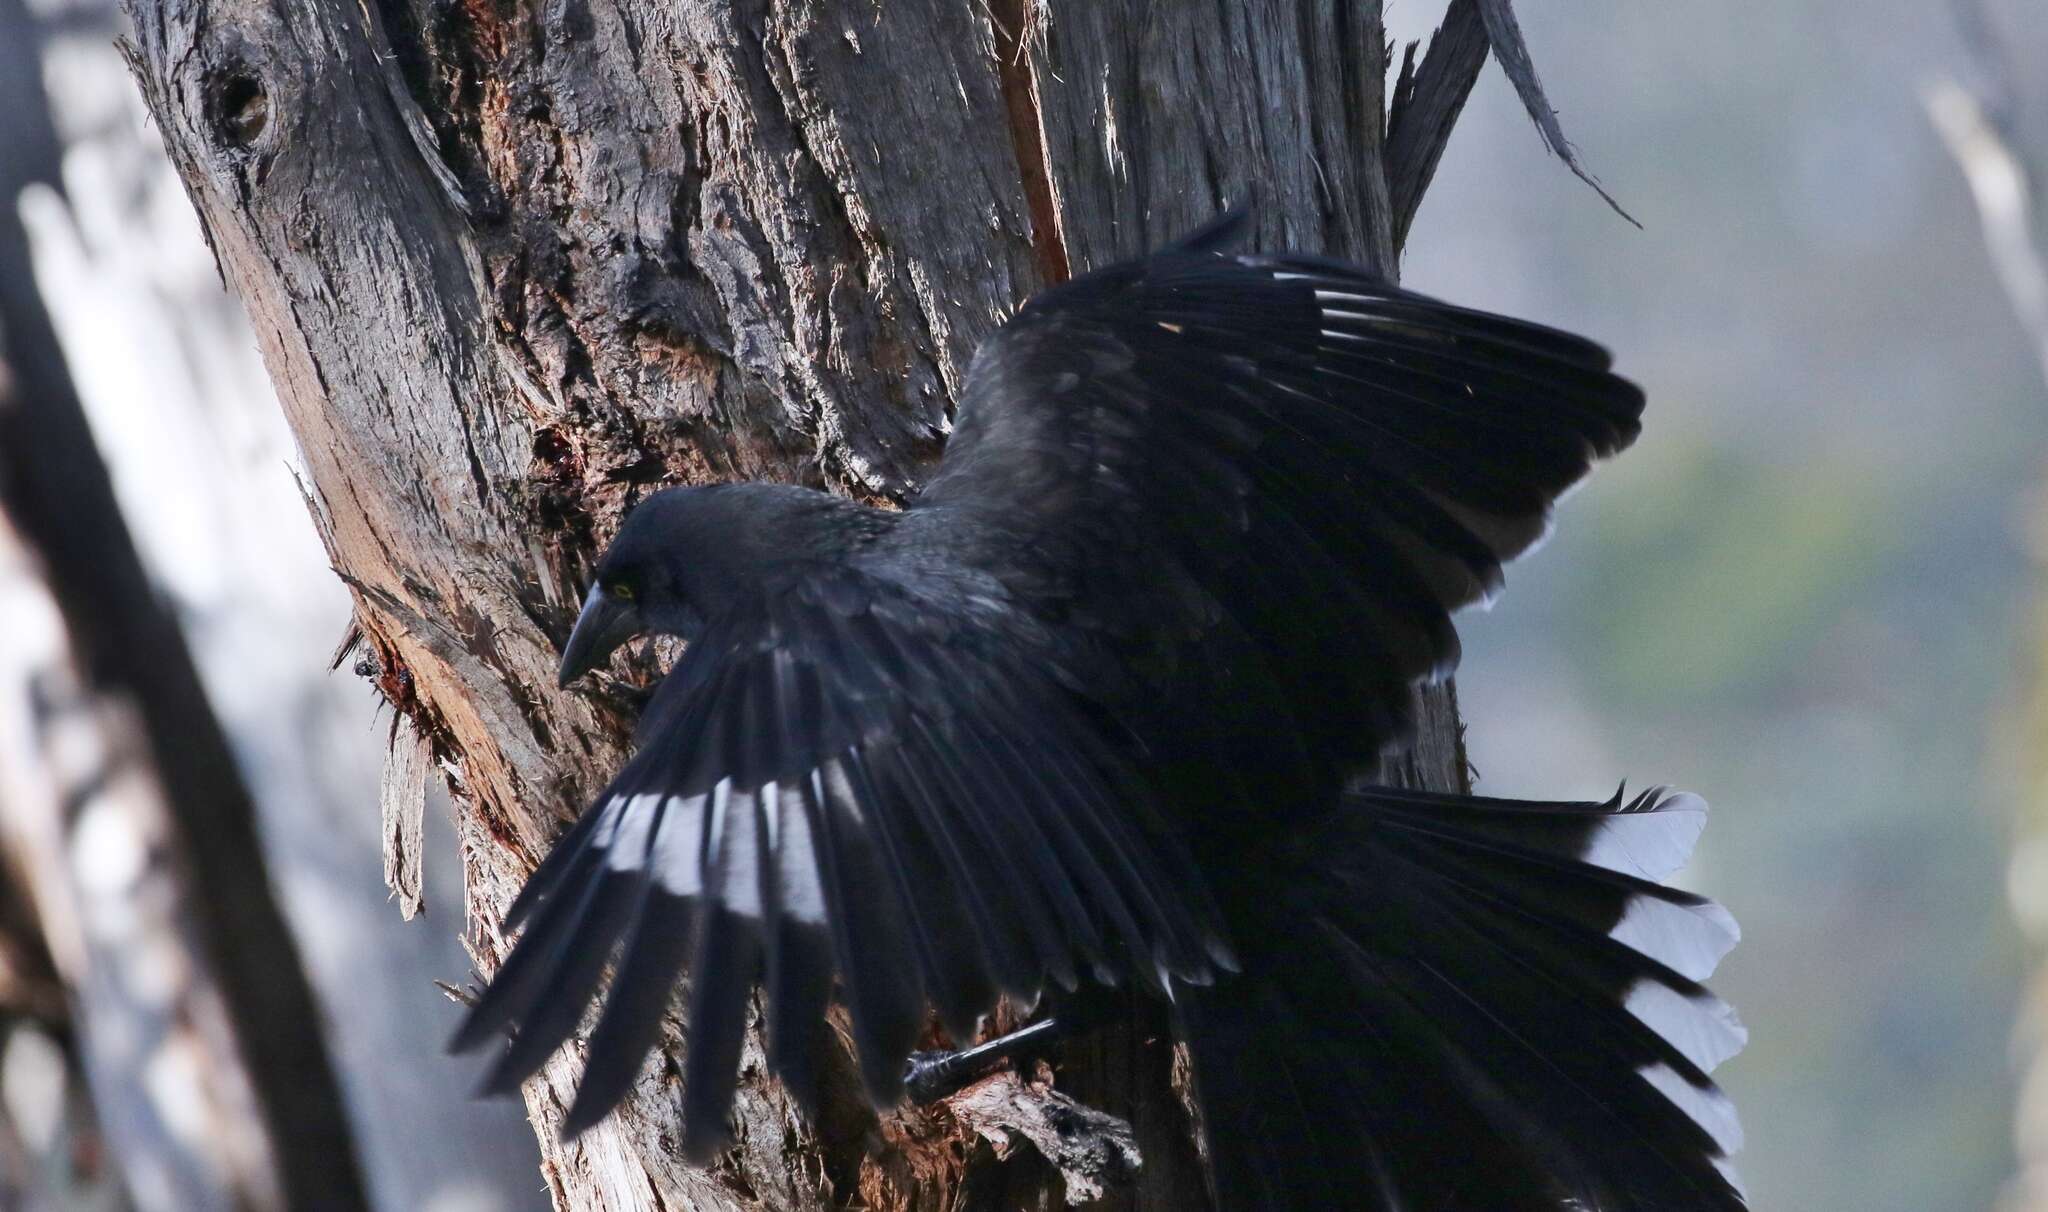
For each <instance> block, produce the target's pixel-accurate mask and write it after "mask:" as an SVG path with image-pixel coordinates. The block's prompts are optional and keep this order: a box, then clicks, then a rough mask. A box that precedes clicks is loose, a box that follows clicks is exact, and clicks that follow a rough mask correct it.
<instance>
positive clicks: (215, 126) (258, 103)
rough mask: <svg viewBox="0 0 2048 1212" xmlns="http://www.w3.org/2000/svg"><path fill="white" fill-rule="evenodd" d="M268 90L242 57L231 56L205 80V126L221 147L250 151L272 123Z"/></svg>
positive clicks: (231, 150) (261, 78)
mask: <svg viewBox="0 0 2048 1212" xmlns="http://www.w3.org/2000/svg"><path fill="white" fill-rule="evenodd" d="M270 120H271V112H270V90H269V89H268V88H267V87H265V85H264V82H263V77H262V76H260V75H258V74H257V72H256V69H254V68H253V67H250V66H249V64H248V63H247V62H246V61H244V60H242V59H241V58H239V57H237V58H231V59H229V60H228V61H227V62H226V63H224V64H222V65H221V66H220V67H217V68H215V69H214V70H213V71H212V72H211V73H209V75H208V77H207V81H206V125H207V129H208V131H210V132H211V133H212V135H213V140H214V143H215V144H216V145H218V146H219V147H220V148H221V150H223V151H229V152H247V151H253V150H255V148H256V145H257V143H258V142H259V141H261V140H262V138H263V136H264V134H265V133H266V132H268V131H269V129H270V125H271V121H270Z"/></svg>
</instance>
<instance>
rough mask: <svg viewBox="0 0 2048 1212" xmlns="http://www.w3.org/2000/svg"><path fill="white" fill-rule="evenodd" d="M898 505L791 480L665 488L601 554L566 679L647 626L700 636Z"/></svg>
mask: <svg viewBox="0 0 2048 1212" xmlns="http://www.w3.org/2000/svg"><path fill="white" fill-rule="evenodd" d="M887 516H888V515H886V514H882V513H881V512H880V511H878V510H874V509H870V508H868V507H865V506H862V505H857V504H855V503H853V502H851V501H847V500H844V499H842V498H839V497H835V496H832V495H830V494H829V493H823V492H817V491H814V490H812V489H808V488H797V487H794V486H791V485H786V484H709V485H703V486H699V487H691V488H670V489H666V490H664V491H661V492H658V493H655V494H654V495H653V496H651V497H649V498H647V499H646V500H645V501H642V502H641V503H640V504H639V505H637V506H635V507H634V509H633V511H632V512H631V513H629V514H627V515H626V520H625V522H624V523H623V524H622V525H621V526H620V527H619V533H618V535H617V536H616V537H615V538H613V539H612V543H611V546H610V547H608V548H606V549H605V553H604V558H603V559H601V560H599V561H598V564H597V576H596V578H595V579H594V581H593V582H592V584H591V586H590V592H589V594H588V595H587V596H586V597H585V598H584V599H583V613H582V614H580V615H578V616H577V618H576V626H575V629H574V630H572V631H571V632H570V633H569V642H568V644H567V645H565V646H564V647H563V649H562V666H561V672H560V681H561V684H562V685H564V686H567V685H568V684H569V683H571V682H573V681H575V680H576V679H577V678H579V677H582V676H583V675H584V674H585V673H588V672H589V671H590V670H592V669H594V668H596V667H597V666H598V665H601V664H603V663H604V660H605V658H606V657H608V656H610V655H611V654H612V652H613V650H614V649H616V648H618V647H619V645H621V644H624V643H625V642H626V641H628V640H631V639H634V638H635V637H638V636H642V635H673V636H680V637H682V638H683V639H685V640H690V639H694V638H695V637H696V636H697V634H698V632H700V631H702V630H703V628H704V626H705V624H706V623H707V622H709V621H711V620H713V619H716V618H718V617H719V615H720V614H722V613H723V612H724V611H725V610H726V609H728V608H729V607H730V606H732V605H733V604H734V603H735V602H738V601H741V600H743V599H745V598H746V597H747V596H748V595H749V594H750V593H753V592H756V591H759V590H761V589H763V588H765V587H767V586H768V585H770V584H771V583H772V582H773V580H774V579H775V578H776V577H777V576H779V575H787V574H789V573H790V572H791V571H792V570H793V569H794V568H796V567H798V566H800V565H801V564H803V563H804V562H807V561H811V560H815V559H818V558H824V557H829V556H831V555H834V554H836V553H839V552H843V551H844V550H845V549H846V548H848V547H850V546H853V545H855V544H857V543H859V542H860V541H861V539H862V538H863V537H864V536H865V535H867V534H869V533H871V532H872V528H873V527H874V526H875V525H876V524H878V523H879V522H880V521H881V520H882V519H885V518H886V517H887Z"/></svg>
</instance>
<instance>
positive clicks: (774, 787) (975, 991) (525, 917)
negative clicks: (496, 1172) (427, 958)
mask: <svg viewBox="0 0 2048 1212" xmlns="http://www.w3.org/2000/svg"><path fill="white" fill-rule="evenodd" d="M954 596H955V598H956V599H957V597H958V596H959V595H957V594H956V595H954ZM983 604H984V607H986V606H987V603H986V602H984V603H983ZM1000 614H1001V612H1000V611H996V612H994V617H996V618H1000ZM1145 796H1146V791H1145V789H1144V787H1143V786H1142V785H1140V783H1139V782H1138V780H1137V779H1136V778H1135V777H1134V775H1133V774H1132V772H1131V771H1130V770H1129V769H1127V768H1126V766H1125V764H1124V758H1122V757H1121V756H1120V755H1119V754H1118V753H1117V752H1116V751H1115V750H1114V749H1113V747H1112V746H1111V745H1110V744H1109V743H1108V742H1107V741H1106V740H1105V738H1104V734H1103V732H1102V725H1101V724H1100V723H1099V722H1097V721H1094V720H1091V719H1090V718H1088V716H1087V714H1086V708H1085V704H1084V703H1083V702H1082V701H1081V700H1079V699H1077V698H1076V697H1075V696H1074V695H1073V694H1072V693H1071V692H1070V691H1069V690H1068V689H1066V688H1065V687H1063V686H1062V685H1061V684H1060V683H1059V682H1058V681H1057V680H1056V678H1055V677H1054V676H1052V674H1051V673H1050V672H1049V669H1048V667H1047V666H1046V665H1045V664H1044V662H1043V661H1042V660H1039V659H1037V658H1036V655H1035V654H1034V653H1033V652H1032V651H1031V645H1030V643H1029V642H1028V640H1026V639H1023V638H1020V637H1018V636H1016V635H1011V634H1005V633H1004V632H1003V630H1002V627H1001V626H1000V625H999V623H996V622H991V621H989V620H987V619H983V620H976V619H975V618H973V617H972V616H971V615H969V614H967V613H963V611H962V609H961V606H960V602H959V601H958V600H953V601H940V600H936V599H934V598H933V597H932V596H931V595H929V594H924V593H920V592H918V591H916V590H915V589H913V588H910V587H907V586H905V585H903V584H901V583H899V582H892V581H889V580H887V579H885V578H880V577H876V576H870V575H868V574H865V573H863V572H861V571H859V570H857V569H853V568H839V569H836V570H826V569H820V570H817V572H816V574H815V575H813V576H809V577H806V578H803V579H800V580H797V581H795V582H794V583H792V584H790V585H788V586H787V587H786V588H785V590H784V591H783V592H780V593H777V594H773V595H764V597H763V599H762V600H761V601H760V602H759V603H758V604H757V606H756V608H754V609H749V610H739V611H735V612H733V613H732V614H731V615H729V616H728V617H727V618H726V619H725V620H724V621H722V622H720V623H717V624H714V625H713V627H712V628H711V629H710V630H709V631H707V632H706V633H705V634H704V635H702V636H700V637H699V638H698V639H697V640H696V641H694V642H693V643H692V644H691V645H690V647H689V649H688V650H687V651H686V653H685V654H684V656H683V657H682V659H681V661H680V663H679V664H678V665H677V667H676V668H675V670H674V671H673V672H671V673H670V674H669V676H668V678H667V680H666V681H665V682H664V683H663V684H662V686H661V688H660V690H659V691H658V692H657V694H656V698H655V700H654V702H653V703H652V704H651V705H650V707H649V710H648V712H647V714H646V716H645V717H644V718H643V721H642V724H641V728H640V735H639V752H638V753H637V755H636V756H635V757H634V758H633V759H632V761H631V762H629V763H628V764H627V765H626V767H625V768H624V770H622V771H621V772H620V774H619V775H618V777H617V778H616V779H615V780H613V782H612V784H611V786H610V787H608V788H607V789H606V791H605V792H604V794H603V795H602V796H600V797H599V799H598V802H597V803H596V804H595V805H594V806H593V807H592V808H591V809H590V810H589V811H588V812H586V813H585V814H584V816H583V818H582V819H581V820H580V821H579V822H578V823H577V824H576V826H575V827H574V828H573V829H572V830H571V831H570V832H569V834H568V835H566V836H565V837H564V838H563V839H562V841H561V842H560V843H558V844H557V845H556V847H555V849H554V850H553V852H552V853H550V854H549V856H548V858H547V860H546V862H544V863H543V864H542V865H541V867H540V869H539V870H538V871H537V872H535V874H534V876H533V878H532V880H531V881H530V882H529V883H528V884H527V886H526V888H525V890H524V891H523V892H522V893H521V894H520V896H519V898H518V900H517V901H516V902H515V903H514V904H513V905H512V907H511V909H510V911H509V912H508V913H507V915H506V926H507V928H508V929H513V928H522V927H523V930H524V933H523V934H522V935H521V937H520V939H519V942H518V945H517V946H516V947H515V948H514V949H513V951H512V954H511V955H510V956H509V957H508V958H507V959H506V961H505V964H504V966H503V967H502V968H501V969H500V970H499V972H498V974H497V977H496V979H495V980H494V981H493V982H492V984H491V986H490V988H489V989H488V990H487V991H486V992H485V993H484V995H483V997H482V999H481V1000H480V1001H479V1002H478V1003H477V1004H476V1006H475V1007H474V1009H473V1010H472V1012H471V1014H470V1017H469V1019H468V1021H467V1022H466V1023H465V1025H464V1027H463V1030H462V1032H461V1034H460V1035H459V1036H458V1037H457V1040H456V1046H457V1047H458V1048H459V1047H466V1046H469V1045H471V1044H474V1043H479V1042H483V1041H485V1040H487V1039H489V1038H490V1037H491V1036H492V1035H493V1034H495V1033H497V1032H500V1031H502V1030H504V1029H505V1028H507V1027H513V1028H516V1032H517V1033H516V1036H515V1037H514V1039H513V1042H512V1044H511V1046H510V1047H509V1049H508V1050H507V1051H506V1052H505V1053H504V1054H503V1056H502V1057H501V1058H500V1060H499V1062H498V1064H497V1067H496V1069H495V1070H494V1071H493V1073H492V1075H491V1076H490V1077H489V1078H488V1079H487V1085H488V1086H490V1087H492V1088H496V1089H507V1090H509V1089H511V1088H514V1087H516V1086H517V1084H518V1083H519V1082H520V1081H522V1080H524V1079H525V1078H526V1077H527V1076H528V1075H529V1074H531V1073H532V1072H533V1071H534V1070H535V1069H537V1068H538V1067H539V1066H540V1064H541V1062H542V1061H544V1060H545V1059H546V1058H547V1056H548V1055H549V1054H550V1053H552V1052H553V1051H554V1049H555V1048H556V1047H557V1046H558V1045H559V1044H561V1042H562V1041H563V1040H564V1039H565V1038H567V1036H568V1035H569V1033H570V1032H571V1031H572V1030H573V1029H574V1028H575V1027H576V1025H577V1023H578V1022H579V1021H580V1019H581V1018H582V1016H583V1013H584V1009H585V1007H586V1006H588V1004H589V1003H590V1000H591V998H592V996H593V994H594V992H595V990H596V987H597V983H598V980H599V976H600V973H601V971H602V969H603V968H604V966H605V964H606V962H607V960H608V959H609V958H610V957H611V956H612V953H613V951H614V949H615V948H616V949H617V951H618V958H617V970H616V975H615V976H614V978H613V982H612V986H611V992H610V995H609V998H608V999H607V1001H606V1004H605V1008H604V1011H603V1013H602V1015H601V1017H600V1018H599V1020H598V1023H597V1026H596V1028H595V1031H594V1032H593V1034H592V1035H591V1036H590V1040H589V1046H588V1060H587V1064H586V1068H585V1072H584V1077H583V1083H582V1086H581V1087H580V1088H579V1090H578V1093H577V1098H576V1102H575V1105H574V1106H573V1107H572V1108H571V1110H570V1113H569V1116H568V1119H567V1122H566V1124H565V1128H564V1130H565V1131H567V1132H572V1133H573V1132H576V1131H580V1130H581V1129H582V1128H584V1127H587V1126H589V1125H590V1124H592V1123H594V1122H596V1121H597V1120H598V1119H599V1118H602V1116H603V1115H604V1114H605V1112H607V1111H608V1110H610V1109H611V1107H612V1106H613V1105H615V1104H616V1103H617V1102H618V1100H619V1099H620V1098H621V1097H623V1096H624V1094H625V1092H626V1090H627V1088H628V1087H629V1085H630V1083H631V1082H632V1080H633V1078H634V1076H635V1075H636V1073H637V1072H638V1070H639V1067H640V1065H641V1062H642V1061H643V1060H644V1059H645V1057H646V1055H647V1052H648V1050H649V1049H650V1048H651V1047H652V1046H653V1044H654V1042H655V1040H656V1038H657V1036H658V1034H659V1029H660V1025H661V1020H662V1015H663V1013H664V1010H665V1008H666V1006H667V1003H668V999H669V993H670V990H671V988H672V987H673V985H674V983H675V981H676V978H677V976H678V975H679V973H681V972H682V971H683V969H684V968H685V967H686V966H687V968H688V970H689V972H690V975H691V978H692V979H691V986H690V993H689V997H688V1006H687V1022H688V1027H687V1031H688V1047H687V1051H686V1060H685V1073H684V1075H683V1076H684V1083H683V1089H684V1098H685V1100H686V1101H685V1106H684V1125H685V1131H686V1133H687V1134H688V1139H687V1140H686V1142H685V1144H686V1147H687V1148H688V1149H689V1150H690V1152H691V1153H693V1154H694V1155H699V1156H701V1155H703V1154H704V1153H705V1152H707V1151H708V1150H709V1149H711V1148H712V1147H714V1146H716V1145H717V1144H718V1143H719V1142H720V1141H721V1140H722V1139H723V1137H724V1134H725V1131H726V1128H725V1118H726V1112H727V1110H728V1108H729V1106H730V1103H731V1100H732V1095H733V1088H734V1082H735V1080H736V1073H737V1070H738V1066H739V1050H740V1045H741V1041H742V1038H743V1035H744V1030H745V1026H746V1007H747V1002H748V997H749V991H750V989H751V988H752V987H753V985H754V983H755V982H756V980H757V979H759V980H760V981H761V983H762V984H763V985H764V986H765V988H766V991H767V1006H768V1011H767V1013H768V1040H769V1061H770V1065H771V1067H772V1068H773V1069H774V1070H776V1071H777V1072H778V1073H779V1074H780V1075H781V1076H782V1077H783V1079H784V1080H785V1082H786V1083H787V1084H788V1085H789V1087H790V1088H791V1089H792V1090H793V1091H794V1092H795V1093H796V1094H797V1096H798V1097H799V1099H801V1100H804V1101H806V1102H808V1103H810V1104H811V1105H813V1106H815V1087H814V1078H815V1063H816V1057H817V1055H818V1053H817V1052H816V1049H817V1048H819V1047H820V1046H822V1045H823V1044H825V1043H826V1042H827V1041H828V1040H829V1036H828V1035H827V1034H826V1032H827V1027H826V1018H825V1011H826V1005H827V1001H828V999H829V998H830V997H831V996H832V993H833V982H834V979H835V976H836V978H837V981H838V986H839V993H840V996H841V998H842V999H843V1001H844V1002H845V1004H846V1006H847V1008H848V1010H849V1011H850V1014H851V1018H852V1024H853V1033H854V1039H855V1044H856V1046H857V1050H858V1052H859V1056H860V1062H861V1069H862V1073H863V1077H864V1079H865V1081H866V1084H867V1087H868V1089H869V1091H870V1093H871V1095H872V1096H873V1097H874V1098H875V1099H876V1100H877V1102H878V1103H883V1104H886V1103H889V1102H893V1101H894V1100H895V1098H896V1096H897V1092H898V1088H899V1085H900V1080H901V1074H902V1066H903V1063H904V1060H905V1058H906V1057H907V1055H908V1053H909V1051H910V1049H911V1047H912V1046H913V1044H914V1043H915V1040H916V1037H917V1035H918V1033H919V1031H920V1030H921V1028H922V1026H923V1023H924V1014H925V1006H926V1003H927V1000H929V1002H930V1003H931V1004H932V1005H933V1006H934V1007H936V1008H937V1010H938V1011H939V1013H940V1015H941V1017H942V1019H943V1020H944V1021H945V1022H946V1024H947V1026H948V1027H949V1029H950V1030H952V1031H953V1032H955V1033H956V1038H966V1037H971V1032H972V1030H973V1025H974V1021H975V1018H976V1016H977V1015H980V1014H982V1013H985V1012H987V1011H989V1010H991V1009H992V1008H993V1006H994V1002H995V998H996V995H997V994H998V993H1006V994H1011V995H1015V996H1018V997H1022V998H1025V999H1029V998H1032V997H1035V996H1036V995H1037V994H1038V993H1039V992H1040V991H1041V990H1043V989H1044V988H1045V987H1046V986H1047V984H1048V982H1057V983H1059V984H1061V985H1064V986H1066V987H1068V988H1072V987H1074V985H1075V983H1076V981H1077V979H1078V978H1082V977H1088V978H1092V979H1095V980H1098V981H1103V982H1110V983H1114V982H1118V981H1122V980H1125V979H1136V980H1139V981H1150V982H1153V983H1157V984H1163V983H1164V982H1165V981H1167V980H1168V979H1169V978H1172V979H1179V980H1186V981H1193V982H1204V981H1206V980H1208V979H1209V978H1210V976H1211V974H1212V971H1213V969H1214V967H1215V966H1216V965H1217V964H1218V963H1219V962H1228V952H1227V950H1225V945H1224V943H1223V941H1222V933H1221V930H1220V928H1219V927H1218V926H1217V925H1216V917H1215V913H1214V911H1213V909H1211V908H1210V906H1209V901H1208V898H1207V897H1206V894H1205V893H1204V892H1203V891H1202V889H1203V882H1202V880H1201V878H1200V876H1199V875H1198V874H1197V873H1196V872H1195V871H1194V870H1193V868H1192V867H1191V866H1190V864H1189V862H1188V860H1187V858H1186V857H1185V854H1184V852H1183V850H1182V848H1181V847H1180V846H1179V845H1178V843H1177V842H1176V841H1175V839H1174V838H1173V837H1172V836H1171V835H1170V834H1169V833H1168V832H1166V831H1165V830H1164V829H1163V828H1162V827H1159V826H1157V825H1156V822H1155V821H1154V819H1153V818H1152V817H1151V816H1150V815H1149V814H1148V810H1147V806H1146V799H1145Z"/></svg>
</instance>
